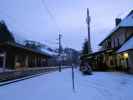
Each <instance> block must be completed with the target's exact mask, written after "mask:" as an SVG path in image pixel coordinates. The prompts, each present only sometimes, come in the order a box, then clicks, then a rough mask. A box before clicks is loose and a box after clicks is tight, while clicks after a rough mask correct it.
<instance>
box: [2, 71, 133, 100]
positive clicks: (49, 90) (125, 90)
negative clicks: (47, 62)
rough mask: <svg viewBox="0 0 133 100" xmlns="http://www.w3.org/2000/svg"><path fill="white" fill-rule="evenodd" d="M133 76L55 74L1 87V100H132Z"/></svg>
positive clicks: (103, 73) (116, 73)
mask: <svg viewBox="0 0 133 100" xmlns="http://www.w3.org/2000/svg"><path fill="white" fill-rule="evenodd" d="M132 77H133V76H132V75H127V74H124V73H119V72H94V73H93V75H91V76H83V75H82V74H81V73H80V72H79V71H78V70H75V87H76V91H75V92H73V91H72V83H71V82H72V79H71V69H64V70H63V71H62V72H53V73H50V74H45V75H42V76H38V77H34V78H32V79H28V80H24V81H20V82H17V83H12V84H9V85H6V86H2V87H0V98H1V100H132V98H133V95H132V91H133V85H132V83H133V78H132Z"/></svg>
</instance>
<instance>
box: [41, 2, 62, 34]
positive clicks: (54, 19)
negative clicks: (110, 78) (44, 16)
mask: <svg viewBox="0 0 133 100" xmlns="http://www.w3.org/2000/svg"><path fill="white" fill-rule="evenodd" d="M41 2H42V5H43V7H44V8H45V9H46V11H47V13H48V14H49V16H50V17H51V19H52V20H53V21H54V23H55V24H56V27H57V29H58V31H59V32H60V31H61V30H60V28H59V25H58V24H57V21H56V18H55V16H54V15H53V14H52V12H51V11H50V9H49V7H48V6H47V4H46V2H45V0H41Z"/></svg>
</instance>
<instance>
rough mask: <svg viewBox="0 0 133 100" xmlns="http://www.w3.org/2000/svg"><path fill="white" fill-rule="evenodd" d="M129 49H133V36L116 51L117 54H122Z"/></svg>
mask: <svg viewBox="0 0 133 100" xmlns="http://www.w3.org/2000/svg"><path fill="white" fill-rule="evenodd" d="M129 49H133V36H132V37H131V38H130V39H129V40H128V41H127V42H126V43H124V44H123V46H122V47H121V48H120V49H118V51H117V52H118V53H120V52H124V51H127V50H129Z"/></svg>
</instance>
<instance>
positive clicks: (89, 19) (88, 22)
mask: <svg viewBox="0 0 133 100" xmlns="http://www.w3.org/2000/svg"><path fill="white" fill-rule="evenodd" d="M90 21H91V18H90V15H89V8H87V18H86V23H87V29H88V53H90V52H91V38H90Z"/></svg>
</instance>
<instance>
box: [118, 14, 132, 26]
mask: <svg viewBox="0 0 133 100" xmlns="http://www.w3.org/2000/svg"><path fill="white" fill-rule="evenodd" d="M118 26H119V27H133V13H130V14H129V15H128V16H127V17H126V18H124V19H123V20H122V21H121V22H120V24H119V25H118Z"/></svg>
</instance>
